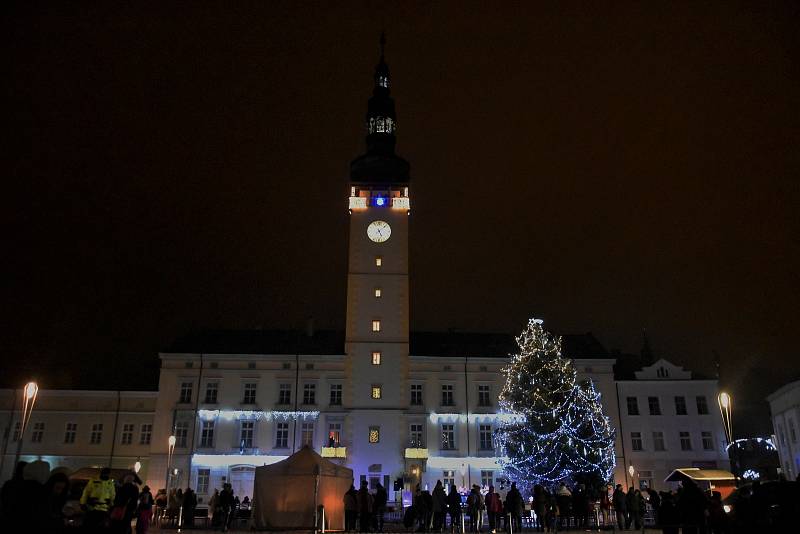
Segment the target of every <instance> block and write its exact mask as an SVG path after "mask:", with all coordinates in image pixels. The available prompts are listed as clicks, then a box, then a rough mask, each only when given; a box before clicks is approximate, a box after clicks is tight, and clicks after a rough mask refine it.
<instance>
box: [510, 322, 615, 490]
mask: <svg viewBox="0 0 800 534" xmlns="http://www.w3.org/2000/svg"><path fill="white" fill-rule="evenodd" d="M517 345H518V346H519V353H518V354H514V355H512V357H511V362H510V363H509V365H508V366H506V367H505V368H504V369H503V372H504V374H505V376H506V382H505V385H504V387H503V390H502V392H501V393H500V407H501V410H502V411H503V412H504V413H508V414H515V416H516V417H506V418H502V419H501V420H500V425H499V427H498V430H497V441H498V443H499V445H500V447H501V450H502V453H503V454H502V458H501V460H500V461H501V463H502V465H503V468H504V470H505V472H506V473H507V474H508V476H509V478H511V480H514V481H516V482H517V484H518V485H520V486H522V487H525V488H528V489H530V488H531V487H532V486H533V485H534V484H551V483H554V482H558V481H561V480H565V479H575V478H576V477H580V476H581V475H583V476H591V477H595V478H599V479H600V480H602V481H607V480H609V479H610V478H611V475H612V472H613V470H614V465H615V459H614V429H613V428H612V427H611V423H610V421H609V419H608V417H606V416H605V415H604V414H603V408H602V405H601V404H600V394H599V393H598V392H597V390H596V389H595V387H594V384H593V383H592V382H591V380H585V381H581V382H578V379H577V372H576V370H575V367H574V365H573V364H572V361H571V360H570V359H568V358H565V357H563V356H562V355H561V338H560V337H556V336H553V335H552V334H551V333H549V332H547V331H546V330H545V329H544V328H543V327H542V321H541V320H540V319H531V320H529V321H528V326H527V328H526V329H525V330H524V331H523V332H522V334H521V335H520V336H519V337H517Z"/></svg>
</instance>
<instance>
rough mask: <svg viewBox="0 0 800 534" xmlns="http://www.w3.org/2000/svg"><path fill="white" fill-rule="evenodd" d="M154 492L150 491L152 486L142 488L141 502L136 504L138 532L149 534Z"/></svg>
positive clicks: (139, 533) (137, 533)
mask: <svg viewBox="0 0 800 534" xmlns="http://www.w3.org/2000/svg"><path fill="white" fill-rule="evenodd" d="M153 503H154V500H153V494H152V493H150V486H145V487H143V488H142V492H141V493H140V494H139V502H138V504H137V505H136V534H147V531H148V530H149V529H150V521H151V520H152V518H153Z"/></svg>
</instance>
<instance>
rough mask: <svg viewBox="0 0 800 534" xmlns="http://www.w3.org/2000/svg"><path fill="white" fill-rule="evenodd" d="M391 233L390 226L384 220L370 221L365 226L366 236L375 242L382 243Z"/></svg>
mask: <svg viewBox="0 0 800 534" xmlns="http://www.w3.org/2000/svg"><path fill="white" fill-rule="evenodd" d="M391 235H392V227H391V226H389V223H387V222H386V221H372V222H371V223H369V226H367V236H368V237H369V238H370V239H372V240H373V241H375V242H376V243H383V242H384V241H386V240H387V239H389V236H391Z"/></svg>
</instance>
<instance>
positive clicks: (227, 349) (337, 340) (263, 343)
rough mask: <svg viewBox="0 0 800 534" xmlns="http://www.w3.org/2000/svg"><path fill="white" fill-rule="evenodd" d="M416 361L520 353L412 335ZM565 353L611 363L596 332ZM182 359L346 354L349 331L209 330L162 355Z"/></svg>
mask: <svg viewBox="0 0 800 534" xmlns="http://www.w3.org/2000/svg"><path fill="white" fill-rule="evenodd" d="M410 345H411V347H410V352H411V354H412V355H415V356H439V357H459V356H461V357H463V356H471V357H488V358H503V357H506V356H508V355H509V354H512V353H514V352H516V349H517V345H516V342H515V340H514V336H513V335H512V334H497V333H475V332H411V334H410ZM562 351H563V353H564V355H566V356H569V357H571V358H578V359H583V358H608V357H609V354H608V351H607V350H606V349H605V347H603V345H602V344H601V343H600V342H599V341H598V340H597V338H595V337H594V336H593V335H592V334H591V333H587V334H578V335H566V336H563V338H562ZM162 352H164V353H172V354H175V353H178V354H184V353H189V354H308V355H314V354H343V353H344V332H341V331H335V330H316V331H314V332H313V334H311V335H309V334H308V333H305V332H301V331H297V330H205V331H200V332H195V333H192V334H189V335H186V336H184V337H182V338H180V339H178V340H177V341H175V343H173V344H172V345H171V346H170V347H168V348H167V349H165V350H164V351H162Z"/></svg>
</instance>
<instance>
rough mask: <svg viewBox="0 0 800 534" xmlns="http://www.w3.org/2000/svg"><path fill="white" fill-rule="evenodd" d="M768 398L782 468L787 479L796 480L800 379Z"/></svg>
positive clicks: (799, 455)
mask: <svg viewBox="0 0 800 534" xmlns="http://www.w3.org/2000/svg"><path fill="white" fill-rule="evenodd" d="M767 400H768V401H769V408H770V413H771V414H772V427H773V430H774V431H775V438H776V439H775V440H774V441H775V445H776V446H777V447H778V457H779V458H780V462H781V469H782V470H783V474H784V475H786V478H787V479H789V480H795V479H796V478H797V476H798V475H800V443H799V442H798V433H800V427H799V426H798V424H800V380H797V381H795V382H790V383H789V384H786V385H785V386H783V387H782V388H780V389H779V390H778V391H776V392H775V393H773V394H772V395H770V396H769V397H767Z"/></svg>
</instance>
